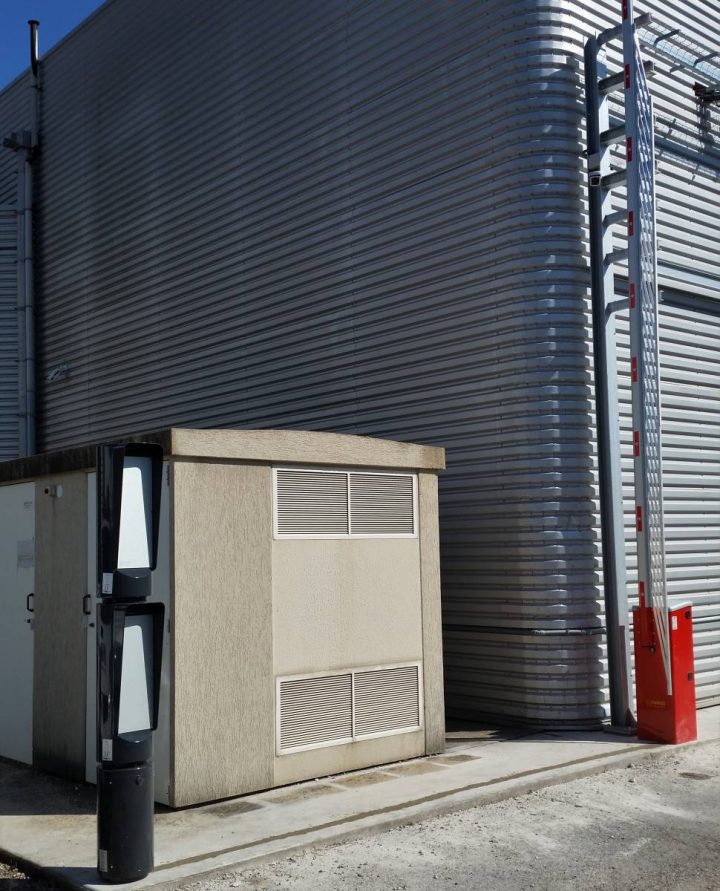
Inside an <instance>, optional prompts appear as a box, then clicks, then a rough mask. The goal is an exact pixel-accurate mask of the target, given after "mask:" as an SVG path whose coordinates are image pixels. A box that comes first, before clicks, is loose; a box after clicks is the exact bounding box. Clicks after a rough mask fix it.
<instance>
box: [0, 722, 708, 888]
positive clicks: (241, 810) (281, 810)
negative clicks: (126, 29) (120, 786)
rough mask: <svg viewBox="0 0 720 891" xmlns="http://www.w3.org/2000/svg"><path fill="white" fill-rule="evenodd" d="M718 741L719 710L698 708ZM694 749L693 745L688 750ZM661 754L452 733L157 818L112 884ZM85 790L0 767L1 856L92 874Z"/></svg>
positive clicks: (78, 877)
mask: <svg viewBox="0 0 720 891" xmlns="http://www.w3.org/2000/svg"><path fill="white" fill-rule="evenodd" d="M698 718H699V740H700V741H701V742H702V741H708V740H713V739H720V707H716V708H711V709H704V710H702V711H700V712H699V713H698ZM690 745H694V744H690ZM661 752H667V747H664V746H658V745H655V744H648V743H643V742H638V741H637V739H635V738H634V737H623V736H614V735H611V734H606V733H602V732H587V733H585V732H577V733H572V732H546V733H534V734H527V735H522V736H521V735H518V734H513V733H503V732H497V733H476V734H473V733H468V732H462V731H461V732H458V733H454V734H449V739H448V749H447V752H446V753H445V754H444V755H438V756H434V757H429V758H422V759H417V760H414V761H409V762H403V763H401V764H392V765H387V766H384V767H379V768H373V769H369V770H364V771H358V772H356V773H352V774H346V775H342V776H334V777H329V778H327V779H323V780H316V781H312V782H307V783H300V784H297V785H294V786H289V787H285V788H282V789H274V790H270V791H268V792H263V793H259V794H254V795H247V796H243V797H242V798H236V799H231V800H227V801H222V802H218V803H214V804H209V805H205V806H202V807H195V808H190V809H187V810H182V811H169V810H163V811H162V812H158V814H157V816H156V832H155V845H156V856H155V861H156V870H155V872H154V873H152V874H151V875H150V876H148V877H147V878H146V879H144V880H142V881H141V882H135V883H133V884H131V885H116V886H114V887H116V888H121V889H122V888H138V889H139V888H161V887H169V888H175V887H178V886H179V885H181V884H182V883H183V882H185V881H188V880H190V879H193V878H197V877H198V876H199V875H203V874H206V873H210V872H213V871H216V870H228V869H230V868H234V869H237V868H240V867H243V866H246V865H248V864H250V863H253V862H256V861H259V860H264V859H270V858H279V857H282V856H285V855H287V854H289V853H291V852H293V851H296V850H299V849H302V848H306V847H308V846H312V845H318V844H326V843H328V842H336V841H340V840H343V839H349V838H353V837H357V836H358V835H362V834H370V833H375V832H378V831H381V830H383V829H385V828H389V827H391V826H396V825H399V824H401V823H408V822H413V821H418V820H422V819H425V818H427V817H429V816H433V815H436V814H440V813H446V812H449V811H454V810H460V809H463V808H467V807H472V806H474V805H477V804H482V803H487V802H493V801H498V800H501V799H503V798H509V797H511V796H514V795H517V794H520V793H522V792H526V791H529V790H532V789H539V788H542V787H544V786H548V785H552V784H556V783H562V782H566V781H568V780H570V779H576V778H579V777H584V776H589V775H591V774H596V773H601V772H603V771H605V770H609V769H611V768H613V767H617V766H618V765H621V764H624V763H628V762H629V761H631V760H632V761H633V762H635V761H637V760H638V758H642V757H651V756H652V755H653V754H658V753H661ZM94 808H95V801H94V789H92V787H88V786H84V785H81V786H78V785H77V784H73V783H68V782H66V781H63V780H58V779H54V778H50V777H46V776H42V775H39V774H36V773H34V772H33V771H31V770H29V769H27V768H23V767H19V766H17V765H11V764H8V763H0V856H5V857H9V858H13V859H16V860H18V861H19V862H20V863H21V864H26V865H27V866H29V867H34V868H39V869H42V870H43V871H44V872H46V873H47V874H49V875H52V876H53V877H55V878H57V879H60V880H62V881H63V882H64V883H65V884H67V885H68V886H71V887H75V888H99V887H106V886H104V885H103V884H101V883H99V882H98V876H97V873H96V872H95V868H94V863H95V810H94Z"/></svg>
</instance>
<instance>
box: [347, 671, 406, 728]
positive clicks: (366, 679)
mask: <svg viewBox="0 0 720 891" xmlns="http://www.w3.org/2000/svg"><path fill="white" fill-rule="evenodd" d="M354 717H355V736H364V735H367V734H370V733H387V732H388V731H390V730H399V729H400V728H405V727H418V726H419V724H420V678H419V669H418V666H417V665H406V666H403V667H402V668H385V669H382V670H380V671H359V672H357V674H356V675H355V715H354Z"/></svg>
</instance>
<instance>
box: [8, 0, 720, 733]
mask: <svg viewBox="0 0 720 891" xmlns="http://www.w3.org/2000/svg"><path fill="white" fill-rule="evenodd" d="M671 6H672V8H677V9H678V12H680V9H681V7H680V4H679V2H675V0H674V2H673V3H672V5H671ZM668 7H669V5H668V4H665V9H666V10H667V9H668ZM608 8H611V9H612V23H614V21H615V20H616V14H615V12H616V11H615V9H614V5H611V4H608V3H599V2H598V3H597V4H593V3H590V2H589V0H588V2H579V0H578V2H576V3H560V2H559V0H554V2H549V3H547V4H544V5H543V6H542V9H540V8H539V7H538V5H537V4H535V3H530V2H527V0H516V2H512V0H510V2H484V3H473V2H464V3H445V2H440V0H438V2H434V3H431V4H417V3H415V2H411V0H402V2H401V0H388V2H383V3H358V2H349V0H348V2H340V0H324V2H323V0H306V2H303V3H301V4H300V3H295V2H290V0H287V2H278V0H272V2H267V3H264V4H261V5H258V4H254V3H249V2H248V3H237V2H231V0H224V2H221V0H217V2H215V3H213V4H207V5H204V6H201V5H199V4H197V3H195V2H193V0H172V2H171V0H156V2H154V3H153V4H146V3H141V2H139V0H112V2H110V3H108V4H107V5H106V6H105V7H103V8H102V9H101V10H100V12H99V13H98V14H97V15H96V16H95V17H94V18H93V19H92V20H91V21H90V22H89V23H88V24H87V25H86V26H84V27H82V28H81V29H79V30H78V31H77V32H76V33H75V34H74V35H73V36H72V37H71V38H70V40H68V41H67V42H66V43H65V44H64V45H63V46H61V47H60V48H58V49H57V50H56V51H55V52H53V53H51V54H50V55H49V56H48V58H47V59H46V61H45V63H44V75H43V84H44V87H43V113H42V136H43V144H42V161H41V165H40V190H39V197H40V203H41V218H40V230H39V235H40V238H39V267H40V268H39V288H40V340H41V343H42V352H41V355H40V357H39V358H40V369H41V370H40V377H41V380H40V402H41V407H42V411H41V417H40V418H39V436H40V441H41V447H42V448H44V449H49V448H57V447H62V446H66V445H71V444H73V443H79V442H83V441H86V440H88V439H99V438H105V437H109V436H113V435H117V434H120V433H123V432H128V431H138V430H141V429H143V428H146V429H148V428H154V427H157V426H159V425H163V424H186V425H196V426H213V425H220V426H222V425H238V426H256V427H260V426H288V427H306V428H314V429H334V430H341V431H347V432H358V433H370V434H375V435H380V436H389V437H394V438H398V439H406V440H416V441H420V442H429V443H438V444H442V445H445V446H447V447H448V449H449V451H448V465H449V466H448V471H447V473H446V474H445V475H444V476H443V479H442V490H441V523H442V527H441V528H442V534H443V541H442V558H443V592H444V620H445V624H446V654H447V658H446V672H447V678H448V704H449V706H450V708H451V710H453V711H455V712H458V711H460V712H463V713H465V714H473V713H475V714H478V713H481V714H484V715H494V716H498V717H510V718H513V719H516V720H527V721H535V722H567V723H572V722H585V721H588V720H595V719H597V718H598V717H600V716H601V715H602V714H603V713H604V699H605V693H604V686H605V682H606V665H605V659H604V651H603V644H602V636H601V635H600V634H599V633H598V632H599V631H600V629H601V626H602V608H601V593H602V592H601V588H600V577H599V562H598V559H599V558H598V548H599V545H598V535H597V510H596V485H595V468H596V460H595V454H594V442H593V433H592V421H593V415H592V412H593V402H592V379H591V361H590V356H589V346H588V339H587V338H588V318H587V284H588V273H587V257H586V246H585V244H584V243H583V241H582V240H581V239H580V238H579V237H578V233H579V232H582V229H583V226H584V224H585V209H586V207H585V193H584V171H583V168H582V164H581V162H580V153H581V151H582V149H583V144H582V139H581V127H582V124H583V98H582V84H583V76H582V64H581V58H582V44H583V40H584V38H585V36H586V35H587V34H589V33H590V32H591V31H595V30H599V29H600V28H602V27H604V26H606V25H607V24H610V23H611V19H610V17H609V15H608ZM688 9H689V11H690V12H689V13H688ZM711 9H712V4H711V3H710V0H706V2H700V0H690V2H689V3H683V4H682V18H683V21H685V20H686V19H688V17H689V19H690V20H695V19H696V20H697V21H698V22H699V21H700V20H701V17H702V12H703V10H705V12H706V13H707V12H708V10H711ZM670 17H671V18H672V15H671V14H670ZM693 17H694V18H693ZM159 35H160V36H161V37H160V38H159ZM668 89H669V88H668ZM682 89H685V88H684V87H682ZM672 101H676V100H675V99H672ZM688 101H689V100H688V98H687V96H686V95H685V93H683V98H682V102H683V103H685V104H684V105H683V108H684V109H686V110H685V111H684V112H683V113H684V114H686V115H691V114H692V110H691V109H690V108H689V106H688V107H687V108H686V105H687V102H688ZM5 121H6V113H5V112H3V105H2V98H1V97H0V122H2V126H3V128H4V129H8V128H9V126H10V125H8V126H6V124H5ZM12 126H14V125H12ZM666 137H667V140H668V142H669V143H672V144H674V142H673V140H674V138H675V135H674V134H673V133H670V132H668V133H667V134H666ZM703 151H704V154H708V155H709V154H712V153H713V152H714V151H715V150H714V149H711V148H707V147H706V148H705V149H704V150H703ZM676 157H678V158H679V157H680V156H679V155H677V156H676V155H675V154H672V152H668V154H667V156H666V159H663V163H666V164H668V165H669V167H670V168H671V169H672V171H673V173H672V174H671V175H668V176H667V177H665V180H664V181H665V183H666V185H665V188H667V190H669V198H670V199H671V201H672V200H675V198H674V196H675V195H678V200H680V201H681V203H682V204H683V207H686V205H687V201H688V200H689V197H690V193H691V190H692V188H693V185H692V177H691V176H689V175H688V173H687V170H688V168H687V163H688V162H687V156H686V155H685V156H684V160H683V161H682V163H681V162H680V161H677V160H676ZM693 157H695V156H694V155H693ZM676 169H677V171H684V173H681V172H678V173H677V175H676V174H675V172H674V171H675V170H676ZM1 175H2V174H1V173H0V176H1ZM683 176H684V179H683ZM681 180H682V181H683V182H685V183H686V187H685V188H686V189H687V190H688V191H687V194H685V193H683V195H680V187H679V185H678V184H679V183H680V181H681ZM696 197H697V196H696ZM718 204H720V201H718V202H717V203H715V204H714V205H713V206H712V207H709V208H708V210H707V214H708V216H707V220H708V222H710V221H711V220H712V215H713V214H718V213H720V207H719V206H718ZM673 213H674V212H673V211H672V210H668V209H664V210H663V214H665V216H664V217H662V218H661V235H662V237H663V250H664V251H666V252H667V257H668V259H672V260H673V261H677V260H678V248H677V247H674V246H673V245H676V243H677V244H679V243H680V242H681V241H682V240H683V239H681V238H680V237H679V236H678V235H677V234H676V233H674V231H671V229H670V228H669V225H670V221H671V218H672V214H673ZM694 215H695V212H694V210H693V209H692V205H691V209H690V212H686V213H685V217H686V218H687V220H688V221H692V219H693V216H694ZM687 231H689V230H687ZM691 234H692V233H691ZM683 237H684V238H685V236H683ZM680 253H682V250H680ZM705 259H706V262H707V263H708V265H709V266H710V267H712V256H710V252H708V256H707V257H706V258H705ZM710 271H711V272H712V268H711V270H710ZM708 324H711V323H708ZM63 363H67V368H68V372H67V374H61V375H58V376H57V377H56V379H55V380H54V381H53V382H48V381H47V380H46V376H47V375H48V373H49V372H52V371H53V369H55V368H57V367H59V366H61V365H62V364H63ZM701 571H702V570H700V569H698V572H701ZM707 590H708V602H709V601H710V600H712V598H713V597H714V598H715V599H716V600H717V599H718V598H719V597H720V595H719V594H718V590H717V584H716V583H714V586H713V582H712V578H711V577H710V576H708V577H707ZM708 614H709V613H708Z"/></svg>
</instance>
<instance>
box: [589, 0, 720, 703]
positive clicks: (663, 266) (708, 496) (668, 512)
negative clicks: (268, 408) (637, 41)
mask: <svg viewBox="0 0 720 891" xmlns="http://www.w3.org/2000/svg"><path fill="white" fill-rule="evenodd" d="M583 6H584V8H585V11H584V13H580V12H577V13H576V14H575V17H574V20H573V24H574V25H579V26H580V27H581V28H582V29H584V31H585V33H589V31H588V30H587V28H588V25H590V26H591V28H592V29H596V30H597V29H599V28H601V27H603V26H604V25H609V24H613V21H611V20H610V19H608V18H601V16H602V15H603V14H604V15H605V16H607V8H608V4H606V3H589V2H587V3H584V4H583ZM646 9H647V10H652V12H653V17H654V21H655V23H656V25H657V28H658V30H659V29H660V28H661V26H664V27H665V28H666V29H667V30H668V31H669V30H671V29H673V28H677V27H681V28H682V31H683V35H684V36H685V37H687V38H688V39H690V40H692V41H696V42H698V43H699V44H700V45H701V46H709V47H710V48H716V47H717V46H718V45H720V15H719V14H718V10H717V6H716V4H713V3H709V2H707V0H691V2H689V3H685V2H682V3H681V2H678V0H673V2H665V3H662V4H660V3H653V4H646V5H645V7H643V8H642V9H637V8H636V13H638V12H642V11H645V10H646ZM616 12H617V10H616V9H613V13H614V14H616ZM588 14H590V15H588ZM595 15H596V16H597V18H596V17H595ZM596 23H600V24H598V25H597V28H596ZM645 55H646V58H653V56H652V54H651V53H650V52H649V51H648V50H645ZM608 63H609V65H610V66H611V68H612V69H613V70H617V69H619V68H620V67H621V56H620V52H619V46H618V47H616V48H612V47H611V49H610V51H609V53H608ZM671 65H672V63H670V62H667V61H664V60H662V59H656V60H655V67H656V75H655V77H654V78H653V79H652V80H651V81H650V89H651V92H652V95H653V101H654V105H655V117H656V152H657V158H658V164H657V174H656V189H657V219H658V265H659V273H660V286H661V293H662V294H663V295H664V299H665V302H664V303H663V305H662V306H661V311H660V332H659V333H660V351H661V380H662V426H663V464H664V476H665V480H664V483H665V485H664V501H665V522H666V560H667V580H668V593H669V594H670V595H671V597H672V598H673V600H674V602H680V601H683V600H691V601H692V602H693V604H694V607H695V609H694V637H695V647H696V678H697V695H698V701H699V702H700V704H711V703H712V702H715V701H717V700H718V698H720V558H719V557H718V556H717V554H716V552H717V549H718V538H720V463H719V462H720V410H718V407H717V406H718V401H719V399H720V358H719V357H718V353H717V342H718V333H719V330H720V252H719V251H718V249H717V238H718V231H720V185H719V176H718V174H720V114H718V113H717V109H712V108H706V109H705V110H702V109H701V107H700V106H699V105H698V103H697V102H696V99H695V95H694V92H693V84H694V82H695V80H696V76H695V74H694V73H693V72H692V71H683V70H679V71H675V72H671V71H670V68H671ZM611 115H614V118H615V119H614V120H611V123H616V122H618V123H619V122H620V121H621V120H622V115H623V109H622V93H620V94H617V95H616V101H614V102H613V103H612V105H611ZM623 151H624V149H623V147H622V146H620V147H619V148H618V164H617V166H618V167H622V166H623V163H624V160H623V159H622V158H621V155H622V152H623ZM621 206H622V201H619V202H618V204H617V209H620V207H621ZM614 232H615V235H616V240H615V243H616V247H617V248H622V247H624V246H625V239H624V231H623V227H622V225H620V226H616V227H615V230H614ZM619 350H620V351H619V357H620V369H619V373H620V382H621V422H622V433H623V458H624V461H623V473H624V479H623V482H624V496H625V530H626V551H627V554H628V591H629V593H630V595H631V602H633V603H634V602H636V600H637V597H636V595H637V555H636V548H635V544H636V543H635V530H634V495H633V478H632V470H633V468H632V440H631V418H630V412H631V407H630V389H629V374H630V369H629V361H630V360H629V340H628V328H627V319H626V318H625V317H621V320H620V329H619Z"/></svg>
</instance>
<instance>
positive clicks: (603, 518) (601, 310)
mask: <svg viewBox="0 0 720 891" xmlns="http://www.w3.org/2000/svg"><path fill="white" fill-rule="evenodd" d="M613 31H614V32H615V33H614V36H615V37H617V36H619V35H620V29H619V28H618V29H611V31H610V32H605V33H604V34H601V35H599V36H598V37H591V38H590V39H589V40H588V41H587V43H586V44H585V103H586V121H587V151H586V154H587V164H588V204H589V223H590V227H589V228H590V276H591V293H592V318H593V345H594V348H593V363H594V371H595V413H596V424H597V436H598V476H599V486H600V523H601V531H602V560H603V580H604V602H605V626H606V638H607V648H608V674H609V686H610V723H611V727H612V728H613V729H617V730H620V731H630V730H632V729H633V728H634V726H635V718H634V715H633V711H632V695H633V691H632V673H631V662H630V633H629V627H628V626H629V603H628V596H627V574H626V565H625V533H624V524H623V497H622V467H621V460H620V429H619V399H618V390H617V377H618V376H617V356H616V332H615V311H616V310H617V309H619V308H621V307H622V306H623V305H627V301H622V300H621V301H618V300H616V299H615V272H614V265H615V263H617V262H618V261H619V260H621V259H623V258H622V257H621V256H619V255H618V254H617V253H614V252H613V243H612V227H613V226H614V225H616V224H621V223H625V224H627V210H621V211H613V200H612V199H613V190H614V189H617V188H618V187H619V186H621V185H624V183H625V171H624V170H621V171H615V172H613V171H612V168H611V164H610V151H611V147H612V146H613V145H615V144H617V143H620V142H624V141H625V128H624V126H622V127H612V128H611V127H610V125H609V101H610V95H611V93H612V92H613V91H614V90H616V89H621V88H622V86H623V82H624V81H623V73H622V72H620V74H619V76H618V75H617V74H614V75H609V74H608V72H607V67H606V65H605V59H604V50H603V45H604V43H605V42H607V41H608V40H610V39H613V34H612V32H613Z"/></svg>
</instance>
